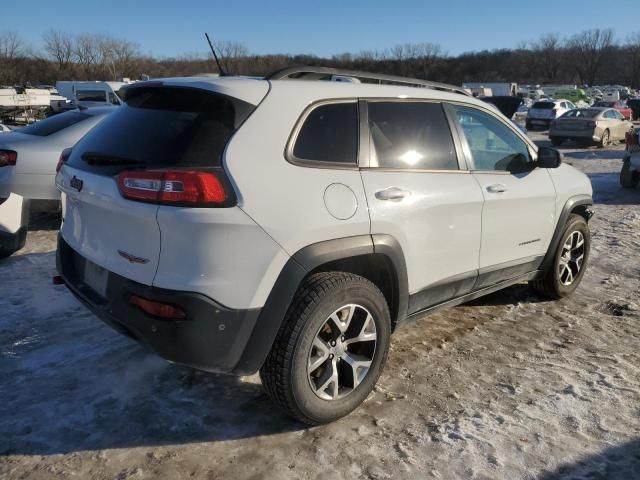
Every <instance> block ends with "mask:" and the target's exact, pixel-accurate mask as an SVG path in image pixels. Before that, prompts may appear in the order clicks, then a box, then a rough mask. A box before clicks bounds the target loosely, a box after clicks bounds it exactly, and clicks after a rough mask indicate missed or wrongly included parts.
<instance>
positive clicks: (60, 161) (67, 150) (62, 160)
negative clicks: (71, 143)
mask: <svg viewBox="0 0 640 480" xmlns="http://www.w3.org/2000/svg"><path fill="white" fill-rule="evenodd" d="M70 156H71V149H70V148H65V149H64V150H63V151H62V153H61V154H60V158H59V159H58V165H56V173H58V172H59V171H60V169H61V168H62V166H63V165H64V164H65V163H66V162H67V160H69V157H70Z"/></svg>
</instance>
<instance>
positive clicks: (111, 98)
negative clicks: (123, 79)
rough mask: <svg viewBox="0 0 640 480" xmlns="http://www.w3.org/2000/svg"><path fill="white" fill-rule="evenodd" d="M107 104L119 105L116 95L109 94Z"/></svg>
mask: <svg viewBox="0 0 640 480" xmlns="http://www.w3.org/2000/svg"><path fill="white" fill-rule="evenodd" d="M109 103H111V104H113V105H120V100H119V99H118V97H117V96H116V94H115V93H113V92H109Z"/></svg>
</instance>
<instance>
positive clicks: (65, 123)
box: [16, 112, 91, 137]
mask: <svg viewBox="0 0 640 480" xmlns="http://www.w3.org/2000/svg"><path fill="white" fill-rule="evenodd" d="M90 116H91V115H87V114H86V113H82V112H65V113H60V114H58V115H54V116H53V117H49V118H45V119H44V120H40V121H39V122H36V123H33V124H31V125H28V126H26V127H24V128H20V129H17V130H16V132H20V133H24V134H27V135H35V136H38V137H47V136H49V135H52V134H54V133H57V132H59V131H60V130H64V129H65V128H68V127H70V126H71V125H75V124H76V123H79V122H82V121H83V120H86V119H87V118H89V117H90Z"/></svg>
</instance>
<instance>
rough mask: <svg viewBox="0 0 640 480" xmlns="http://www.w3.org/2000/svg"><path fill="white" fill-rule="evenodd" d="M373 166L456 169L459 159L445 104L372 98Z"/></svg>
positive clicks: (370, 141)
mask: <svg viewBox="0 0 640 480" xmlns="http://www.w3.org/2000/svg"><path fill="white" fill-rule="evenodd" d="M369 132H370V139H369V143H370V146H371V157H370V166H372V167H383V168H407V169H424V170H457V169H458V160H457V157H456V151H455V148H454V146H453V139H452V137H451V131H450V129H449V124H448V123H447V119H446V117H445V114H444V111H443V109H442V105H441V104H439V103H428V102H415V103H414V102H369Z"/></svg>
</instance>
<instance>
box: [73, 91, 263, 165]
mask: <svg viewBox="0 0 640 480" xmlns="http://www.w3.org/2000/svg"><path fill="white" fill-rule="evenodd" d="M254 108H255V107H254V106H253V105H251V104H248V103H246V102H243V101H241V100H238V99H235V98H232V97H228V96H225V95H221V94H217V93H213V92H210V91H205V90H197V89H192V88H180V87H137V88H131V89H130V90H129V91H128V92H127V93H126V100H125V105H123V106H122V107H118V108H117V109H115V111H114V112H113V113H112V114H111V115H109V116H108V117H107V118H106V119H105V120H104V121H103V122H101V123H100V124H99V125H98V126H97V127H96V128H94V129H93V130H92V131H91V132H89V134H88V135H86V136H85V137H84V138H83V139H82V140H81V141H80V142H79V143H78V144H77V145H76V146H75V147H74V149H73V152H72V154H71V157H70V158H69V161H68V164H69V165H70V166H72V167H74V168H79V169H82V170H89V171H95V172H96V173H102V174H105V175H113V174H114V173H117V172H118V171H119V170H122V169H123V168H166V167H178V168H182V167H196V168H202V167H219V166H221V163H222V155H223V152H224V149H225V146H226V145H227V142H228V141H229V139H230V138H231V136H232V135H233V133H234V132H235V131H236V129H237V128H238V127H239V126H240V124H241V123H242V122H243V121H244V120H245V119H246V118H247V117H248V116H249V114H250V113H251V112H252V111H253V109H254Z"/></svg>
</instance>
